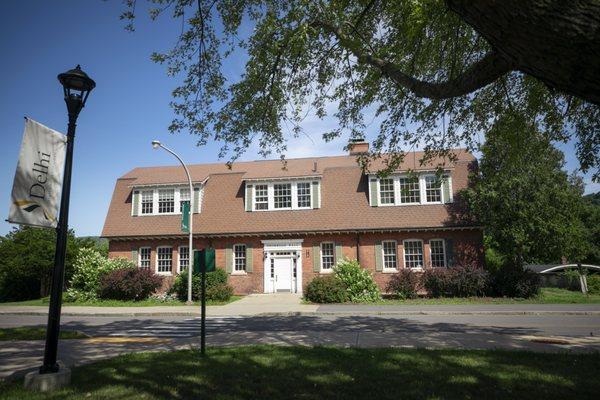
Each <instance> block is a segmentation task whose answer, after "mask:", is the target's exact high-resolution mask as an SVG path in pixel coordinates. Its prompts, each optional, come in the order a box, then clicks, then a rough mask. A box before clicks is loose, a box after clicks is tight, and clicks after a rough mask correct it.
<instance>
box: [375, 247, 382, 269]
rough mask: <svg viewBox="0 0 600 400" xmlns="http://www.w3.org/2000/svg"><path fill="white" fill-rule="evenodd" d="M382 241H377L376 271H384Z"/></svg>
mask: <svg viewBox="0 0 600 400" xmlns="http://www.w3.org/2000/svg"><path fill="white" fill-rule="evenodd" d="M381 257H382V250H381V241H377V242H375V271H383V260H382V259H381Z"/></svg>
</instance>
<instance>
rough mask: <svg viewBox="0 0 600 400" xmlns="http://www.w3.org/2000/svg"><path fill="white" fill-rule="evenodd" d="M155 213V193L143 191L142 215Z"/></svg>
mask: <svg viewBox="0 0 600 400" xmlns="http://www.w3.org/2000/svg"><path fill="white" fill-rule="evenodd" d="M153 212H154V191H153V190H142V214H152V213H153Z"/></svg>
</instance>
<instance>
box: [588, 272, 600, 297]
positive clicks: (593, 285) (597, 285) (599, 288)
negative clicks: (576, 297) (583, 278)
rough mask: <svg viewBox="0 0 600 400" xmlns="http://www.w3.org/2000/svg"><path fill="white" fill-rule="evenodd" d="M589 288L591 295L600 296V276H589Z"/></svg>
mask: <svg viewBox="0 0 600 400" xmlns="http://www.w3.org/2000/svg"><path fill="white" fill-rule="evenodd" d="M587 286H588V293H589V294H600V275H598V274H593V275H588V276H587Z"/></svg>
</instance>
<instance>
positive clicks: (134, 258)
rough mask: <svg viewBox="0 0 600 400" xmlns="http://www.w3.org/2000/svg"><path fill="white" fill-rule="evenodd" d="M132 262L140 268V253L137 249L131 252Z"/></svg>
mask: <svg viewBox="0 0 600 400" xmlns="http://www.w3.org/2000/svg"><path fill="white" fill-rule="evenodd" d="M131 261H132V262H133V263H134V264H135V266H136V267H139V265H138V251H137V249H132V250H131Z"/></svg>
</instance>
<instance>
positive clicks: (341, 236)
mask: <svg viewBox="0 0 600 400" xmlns="http://www.w3.org/2000/svg"><path fill="white" fill-rule="evenodd" d="M366 149H368V144H366V143H356V144H355V145H354V147H353V149H352V151H351V152H350V154H348V155H344V156H334V157H314V158H302V159H290V160H287V164H286V165H285V168H282V163H281V161H279V160H268V161H252V162H237V163H235V164H234V165H233V167H232V168H231V169H229V168H227V166H226V165H224V164H198V165H191V166H190V173H191V175H192V180H193V182H194V191H193V193H191V194H190V193H189V189H188V186H187V179H186V177H185V174H184V172H183V170H182V168H181V167H180V166H176V167H150V168H135V169H133V170H132V171H130V172H128V173H127V174H125V175H124V176H122V177H121V178H119V179H118V180H117V183H116V186H115V190H114V193H113V197H112V200H111V203H110V207H109V210H108V215H107V217H106V222H105V224H104V229H103V231H102V236H103V237H105V238H107V239H108V240H109V255H110V257H125V258H129V259H132V260H133V261H134V262H135V263H136V264H137V265H138V267H140V268H150V269H152V270H153V271H155V272H156V273H157V274H161V275H164V276H166V277H169V279H167V282H169V281H171V280H172V279H173V277H174V276H175V275H176V274H178V273H179V272H180V271H182V270H183V269H185V268H186V267H187V266H188V264H189V251H188V239H187V234H186V233H182V232H181V212H180V210H181V204H182V202H184V201H188V200H189V199H190V196H194V203H195V207H194V210H193V211H194V215H193V218H194V249H202V248H205V247H214V248H215V250H216V263H217V267H218V268H223V269H225V270H226V271H227V272H228V273H229V274H230V279H229V281H230V284H231V285H232V286H233V287H234V290H235V292H236V293H238V294H245V293H272V292H278V291H292V292H298V293H302V291H303V288H305V287H306V284H307V283H308V282H309V281H310V280H311V279H312V278H313V277H315V276H318V275H321V274H328V273H331V271H332V267H333V265H335V263H336V260H339V259H340V258H342V257H347V258H351V259H358V260H359V262H360V264H361V265H362V266H363V267H364V268H366V269H368V270H370V271H371V272H372V273H373V275H374V277H375V280H376V282H377V283H378V284H379V285H380V286H381V287H382V289H384V288H385V285H386V283H387V281H388V279H389V278H390V276H392V274H394V273H395V272H397V271H398V270H399V269H400V268H414V269H415V270H422V269H423V268H430V267H442V268H443V267H449V266H451V265H452V264H455V263H459V262H460V263H462V262H469V261H475V262H481V255H482V246H483V245H482V231H481V228H480V227H478V226H475V225H473V224H472V223H468V222H464V221H463V220H464V219H463V218H461V215H460V212H459V210H460V207H458V203H459V202H458V201H456V200H457V199H456V197H457V196H456V194H457V192H458V191H459V190H460V189H463V188H465V187H466V186H467V180H468V173H469V169H470V168H471V167H472V166H473V165H474V163H475V158H474V157H473V156H472V155H471V154H469V153H467V152H466V151H465V150H462V149H457V150H455V151H454V152H455V154H456V156H457V157H456V161H454V162H450V163H449V162H447V161H446V165H445V167H444V179H442V180H440V179H439V178H436V175H435V169H436V167H437V165H438V163H439V162H440V160H432V161H431V162H430V163H429V164H427V165H420V163H419V159H420V158H421V157H422V154H420V153H418V152H416V153H409V154H407V156H406V157H405V160H404V162H403V164H402V165H401V166H400V168H399V169H398V171H397V173H394V174H392V175H390V176H388V177H386V178H378V177H377V176H376V175H375V174H369V173H363V172H362V171H361V169H360V167H359V166H358V165H357V163H356V155H357V154H358V153H359V152H361V151H365V150H366ZM381 162H383V161H381ZM380 166H381V165H380ZM377 167H378V166H377V165H373V166H372V169H373V170H375V171H376V170H377ZM409 170H412V171H413V173H411V174H407V171H409Z"/></svg>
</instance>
